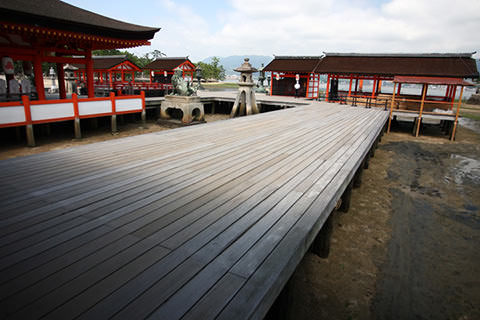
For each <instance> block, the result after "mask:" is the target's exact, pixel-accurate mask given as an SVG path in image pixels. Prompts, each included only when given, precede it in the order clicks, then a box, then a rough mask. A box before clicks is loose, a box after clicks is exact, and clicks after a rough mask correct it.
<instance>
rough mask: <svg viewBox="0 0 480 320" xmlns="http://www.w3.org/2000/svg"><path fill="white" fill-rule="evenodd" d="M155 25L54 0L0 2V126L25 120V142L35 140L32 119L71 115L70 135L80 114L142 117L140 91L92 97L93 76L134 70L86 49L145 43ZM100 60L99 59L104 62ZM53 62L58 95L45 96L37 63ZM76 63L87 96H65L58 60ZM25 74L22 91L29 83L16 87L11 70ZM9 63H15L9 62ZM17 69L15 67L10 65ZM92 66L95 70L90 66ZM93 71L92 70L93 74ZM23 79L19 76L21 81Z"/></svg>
mask: <svg viewBox="0 0 480 320" xmlns="http://www.w3.org/2000/svg"><path fill="white" fill-rule="evenodd" d="M159 30H160V29H159V28H152V27H145V26H140V25H135V24H131V23H127V22H123V21H119V20H115V19H111V18H108V17H105V16H102V15H99V14H96V13H93V12H90V11H87V10H84V9H81V8H78V7H75V6H72V5H70V4H67V3H65V2H62V1H59V0H36V1H30V0H14V1H1V2H0V57H1V58H2V67H3V71H4V73H5V77H6V79H5V80H6V81H5V80H3V79H0V80H2V81H3V82H2V81H0V84H2V83H3V84H2V85H1V86H0V89H2V90H3V89H5V90H3V92H0V99H1V100H3V101H5V102H0V128H4V127H18V126H26V130H27V131H26V132H27V134H26V136H27V144H28V145H30V146H33V145H34V144H35V141H34V137H33V125H35V124H41V123H49V122H57V121H68V120H74V123H75V137H77V138H78V137H80V136H81V133H80V119H84V118H89V117H99V116H111V117H112V131H113V130H116V120H115V119H116V115H117V114H122V113H135V112H139V113H142V119H144V118H145V94H144V92H143V91H142V92H141V93H140V94H138V95H130V96H129V95H127V96H120V97H117V96H115V95H114V94H113V93H111V94H110V96H109V97H103V98H95V90H94V85H95V81H97V82H98V81H100V82H104V81H105V82H110V81H112V82H113V81H114V79H116V78H114V76H115V75H117V76H118V74H120V79H121V78H122V77H123V79H125V76H126V75H129V74H131V73H132V72H134V71H137V70H138V67H137V66H135V65H134V64H133V63H131V62H129V61H125V60H124V61H122V62H120V63H119V64H112V65H104V66H98V67H97V69H96V66H95V61H99V62H100V60H101V59H100V60H97V59H96V58H93V57H92V51H93V50H98V49H120V48H133V47H138V46H144V45H150V41H149V40H151V39H152V38H153V37H154V35H155V33H156V32H157V31H159ZM105 61H106V60H103V62H105ZM43 62H49V63H55V64H56V66H57V68H56V69H57V75H58V83H59V88H58V89H59V96H58V98H59V99H58V100H50V99H49V100H47V99H46V94H45V90H44V79H43V72H42V63H43ZM66 64H69V65H77V66H79V67H80V68H79V70H80V72H81V73H82V79H83V80H85V87H86V93H87V96H88V98H82V99H80V98H78V97H77V95H76V94H72V96H71V98H67V95H66V90H65V74H64V65H66ZM19 65H20V66H21V70H22V71H21V73H23V75H25V76H27V77H28V78H31V77H32V76H33V81H32V83H31V84H32V88H31V89H32V92H33V93H32V94H28V92H24V89H25V88H24V87H28V86H29V85H30V79H28V81H25V86H23V85H22V88H21V92H19V88H18V82H16V81H11V80H15V79H14V72H19V71H17V70H18V69H19V68H18V66H19ZM15 66H16V67H17V68H15ZM15 69H17V70H15ZM95 69H96V71H95ZM95 73H96V75H95ZM22 84H23V82H22Z"/></svg>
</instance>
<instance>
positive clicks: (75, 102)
mask: <svg viewBox="0 0 480 320" xmlns="http://www.w3.org/2000/svg"><path fill="white" fill-rule="evenodd" d="M72 101H73V113H74V115H75V119H74V120H73V121H74V122H73V126H74V131H75V139H82V130H81V128H80V114H79V111H78V96H77V94H76V93H73V94H72Z"/></svg>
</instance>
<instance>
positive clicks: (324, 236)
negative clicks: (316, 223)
mask: <svg viewBox="0 0 480 320" xmlns="http://www.w3.org/2000/svg"><path fill="white" fill-rule="evenodd" d="M334 217H335V210H333V211H332V212H331V213H330V215H329V216H328V218H327V220H326V221H325V223H324V224H323V226H322V229H320V231H319V233H318V235H317V236H316V237H315V239H314V240H313V243H312V246H311V247H310V251H311V252H312V253H314V254H316V255H317V256H319V257H320V258H324V259H325V258H328V255H329V253H330V240H331V238H332V232H333V220H334Z"/></svg>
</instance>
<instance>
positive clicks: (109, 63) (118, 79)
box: [73, 55, 142, 88]
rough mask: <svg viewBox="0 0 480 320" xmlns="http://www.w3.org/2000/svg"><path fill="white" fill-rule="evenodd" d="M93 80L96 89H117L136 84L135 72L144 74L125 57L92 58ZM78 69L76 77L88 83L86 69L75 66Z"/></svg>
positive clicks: (82, 66)
mask: <svg viewBox="0 0 480 320" xmlns="http://www.w3.org/2000/svg"><path fill="white" fill-rule="evenodd" d="M92 60H93V78H94V85H95V87H99V86H106V87H109V88H115V86H116V85H117V84H123V83H126V82H129V81H131V82H135V72H142V69H140V67H139V66H137V65H136V64H135V63H134V62H132V61H130V60H129V59H128V58H127V57H126V56H125V55H116V56H92ZM73 66H74V67H76V68H77V70H76V71H75V77H76V78H77V79H78V80H79V81H83V82H86V81H87V76H86V72H87V71H86V68H85V65H82V64H73Z"/></svg>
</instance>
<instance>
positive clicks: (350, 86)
mask: <svg viewBox="0 0 480 320" xmlns="http://www.w3.org/2000/svg"><path fill="white" fill-rule="evenodd" d="M352 82H353V76H352V75H350V85H349V86H348V96H349V97H350V96H351V95H352Z"/></svg>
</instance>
